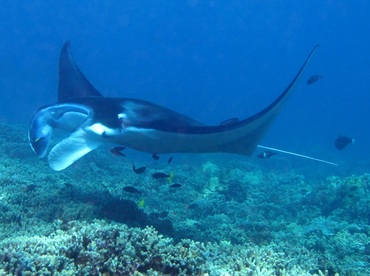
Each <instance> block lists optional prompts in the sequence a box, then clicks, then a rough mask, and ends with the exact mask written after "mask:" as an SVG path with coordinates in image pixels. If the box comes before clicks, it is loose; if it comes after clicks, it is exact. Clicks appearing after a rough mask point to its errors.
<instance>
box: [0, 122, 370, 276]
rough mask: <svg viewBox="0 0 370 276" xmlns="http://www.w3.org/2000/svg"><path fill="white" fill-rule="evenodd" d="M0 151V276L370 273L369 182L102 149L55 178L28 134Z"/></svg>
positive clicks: (218, 159)
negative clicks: (136, 169)
mask: <svg viewBox="0 0 370 276" xmlns="http://www.w3.org/2000/svg"><path fill="white" fill-rule="evenodd" d="M0 144H1V147H0V158H1V162H0V240H1V242H0V243H1V244H0V275H178V274H180V275H181V274H182V275H336V274H338V275H370V266H369V257H370V239H369V235H370V227H369V221H368V220H369V218H370V214H369V213H370V211H369V210H370V209H369V206H370V174H360V175H348V176H345V175H344V176H340V177H339V176H335V175H332V176H321V175H316V176H315V173H314V172H312V173H311V174H302V173H300V172H299V171H297V170H293V169H288V168H287V169H282V168H283V167H284V166H283V165H281V166H280V167H279V168H274V167H273V166H267V165H266V164H268V163H266V162H270V161H268V160H264V161H261V160H257V159H256V158H255V157H252V158H246V157H240V156H236V155H222V154H216V155H211V154H208V155H174V158H173V161H172V162H171V163H170V164H168V162H167V160H168V158H169V157H170V155H168V156H167V155H166V156H161V158H160V159H159V160H158V161H155V160H153V159H152V158H151V157H150V156H147V155H144V154H143V155H140V154H139V155H137V154H136V155H135V154H134V153H133V152H131V151H127V152H126V155H127V156H126V157H119V156H113V155H112V154H111V153H110V151H109V149H110V148H109V147H103V148H102V149H99V150H96V151H94V152H92V153H90V154H88V155H87V156H85V157H84V158H82V159H81V160H80V161H78V162H76V163H75V164H74V165H72V166H71V167H70V168H68V169H66V170H64V171H62V172H54V171H53V170H51V169H50V168H49V166H48V164H47V162H46V160H44V159H41V160H40V159H38V158H37V157H36V156H35V155H34V153H33V152H32V151H31V149H30V147H29V145H28V141H27V127H26V126H24V127H23V126H12V125H5V124H2V125H0ZM274 158H275V157H274ZM276 158H282V157H278V156H276ZM282 160H283V159H282ZM265 161H266V162H265ZM282 162H284V160H283V161H282ZM308 162H310V161H308ZM133 163H135V165H136V166H137V167H140V166H147V169H146V171H145V172H144V173H143V174H139V175H137V174H135V173H134V172H133V170H132V164H133ZM309 164H310V163H308V165H307V166H309ZM155 172H166V173H169V174H171V175H172V177H171V179H162V180H157V179H153V178H152V176H151V175H152V174H153V173H155ZM174 183H180V184H181V185H182V186H181V187H180V188H171V187H169V185H171V184H174ZM125 186H133V187H135V188H136V189H138V190H139V191H140V192H141V194H135V193H128V192H125V191H124V190H123V187H125Z"/></svg>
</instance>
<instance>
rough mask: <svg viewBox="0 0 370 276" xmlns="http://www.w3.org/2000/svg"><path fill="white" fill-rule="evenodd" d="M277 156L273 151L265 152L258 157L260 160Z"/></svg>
mask: <svg viewBox="0 0 370 276" xmlns="http://www.w3.org/2000/svg"><path fill="white" fill-rule="evenodd" d="M273 155H276V153H275V152H273V151H269V150H267V151H264V152H261V153H260V154H258V155H257V157H258V158H270V157H271V156H273Z"/></svg>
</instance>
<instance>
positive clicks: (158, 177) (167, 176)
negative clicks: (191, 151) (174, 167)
mask: <svg viewBox="0 0 370 276" xmlns="http://www.w3.org/2000/svg"><path fill="white" fill-rule="evenodd" d="M152 177H153V178H154V179H161V178H169V177H170V175H169V174H166V173H162V172H157V173H153V174H152Z"/></svg>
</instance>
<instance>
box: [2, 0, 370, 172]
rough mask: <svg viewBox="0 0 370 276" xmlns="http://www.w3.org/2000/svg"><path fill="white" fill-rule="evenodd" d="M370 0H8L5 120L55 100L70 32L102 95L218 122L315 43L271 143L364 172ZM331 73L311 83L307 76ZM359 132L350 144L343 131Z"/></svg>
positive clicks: (369, 139)
mask: <svg viewBox="0 0 370 276" xmlns="http://www.w3.org/2000/svg"><path fill="white" fill-rule="evenodd" d="M369 14H370V3H369V2H368V1H318V0H316V1H304V2H302V1H196V0H189V1H138V0H132V1H86V0H85V1H69V2H66V1H14V0H12V1H10V0H6V1H1V3H0V41H1V42H0V97H1V102H0V121H1V122H3V123H21V124H28V122H29V121H30V119H31V117H32V114H33V112H34V110H35V109H36V108H38V107H39V106H41V105H45V104H50V103H54V102H55V101H56V91H57V77H58V75H57V73H58V71H57V66H58V58H59V52H60V49H61V47H62V45H63V43H64V42H65V41H66V40H70V41H71V43H72V50H73V53H74V57H75V59H76V61H77V63H78V64H79V66H80V68H81V69H82V71H83V72H84V73H85V75H86V76H87V77H88V79H89V80H90V81H91V82H92V83H93V84H94V85H95V86H96V87H97V88H98V90H99V91H101V92H102V93H103V94H104V95H106V96H111V97H132V98H140V99H145V100H149V101H152V102H155V103H158V104H161V105H164V106H166V107H169V108H171V109H174V110H176V111H179V112H182V113H185V114H186V115H189V116H191V117H194V118H195V119H198V120H199V121H203V122H205V123H208V124H217V123H219V122H220V121H223V120H225V119H227V118H230V117H241V118H244V117H246V116H250V115H253V114H254V113H256V112H257V111H259V110H261V109H262V108H263V107H265V106H266V105H268V104H269V103H270V102H272V101H273V100H274V99H275V98H276V97H277V96H278V95H279V94H280V93H281V92H282V91H283V90H284V89H285V87H286V86H287V85H288V84H289V82H290V81H291V79H292V78H293V77H294V75H295V73H296V72H297V71H298V69H299V68H300V66H301V65H302V63H303V61H304V60H305V58H306V56H307V55H308V53H309V52H310V50H311V49H312V48H313V47H314V45H316V44H317V43H319V44H320V45H321V46H320V49H319V51H318V53H317V55H316V56H315V57H314V59H313V61H312V63H311V64H310V65H309V68H308V70H307V71H306V72H305V75H304V78H303V79H302V80H301V81H300V84H299V85H298V86H297V88H296V91H295V93H294V94H293V96H292V97H291V99H290V100H289V102H288V103H287V105H286V106H285V108H284V109H283V111H282V112H281V114H280V116H279V118H278V120H277V121H276V122H275V124H274V125H273V127H272V128H271V130H270V131H269V132H268V133H267V135H266V137H265V138H264V140H263V141H262V144H263V145H267V146H273V147H278V148H282V149H286V150H292V151H296V152H299V153H303V154H308V155H314V156H316V157H319V158H325V159H328V160H330V161H334V162H338V163H339V164H340V165H341V166H340V168H339V169H336V170H337V171H335V173H338V172H341V171H346V172H347V173H351V172H353V171H356V170H363V171H366V169H367V166H368V165H369V162H368V161H367V158H368V156H369V154H370V147H369V143H370V130H369V123H368V118H369V117H370V108H369V102H370V93H369V86H370V85H369V83H370V69H369V64H370V55H369V49H370V47H369V46H370V40H369V35H368V34H369V33H370V19H369V16H368V15H369ZM314 74H321V75H323V76H324V78H323V79H321V80H319V81H318V82H317V83H314V84H313V85H311V86H307V85H306V83H305V81H306V79H307V78H309V77H310V76H311V75H314ZM339 134H343V135H347V136H350V137H353V138H355V139H356V143H355V144H353V145H350V147H348V148H347V149H345V150H344V151H343V152H339V151H338V150H336V149H335V148H334V146H333V142H334V140H335V138H336V137H337V136H338V135H339Z"/></svg>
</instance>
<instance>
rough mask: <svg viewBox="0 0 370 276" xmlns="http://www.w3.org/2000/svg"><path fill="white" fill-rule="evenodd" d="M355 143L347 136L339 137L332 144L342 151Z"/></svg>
mask: <svg viewBox="0 0 370 276" xmlns="http://www.w3.org/2000/svg"><path fill="white" fill-rule="evenodd" d="M354 142H355V139H352V138H349V137H347V136H342V135H339V137H338V138H337V139H336V140H335V142H334V146H335V147H336V148H337V149H339V150H342V149H344V148H345V147H346V146H348V145H349V144H352V143H354Z"/></svg>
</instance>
